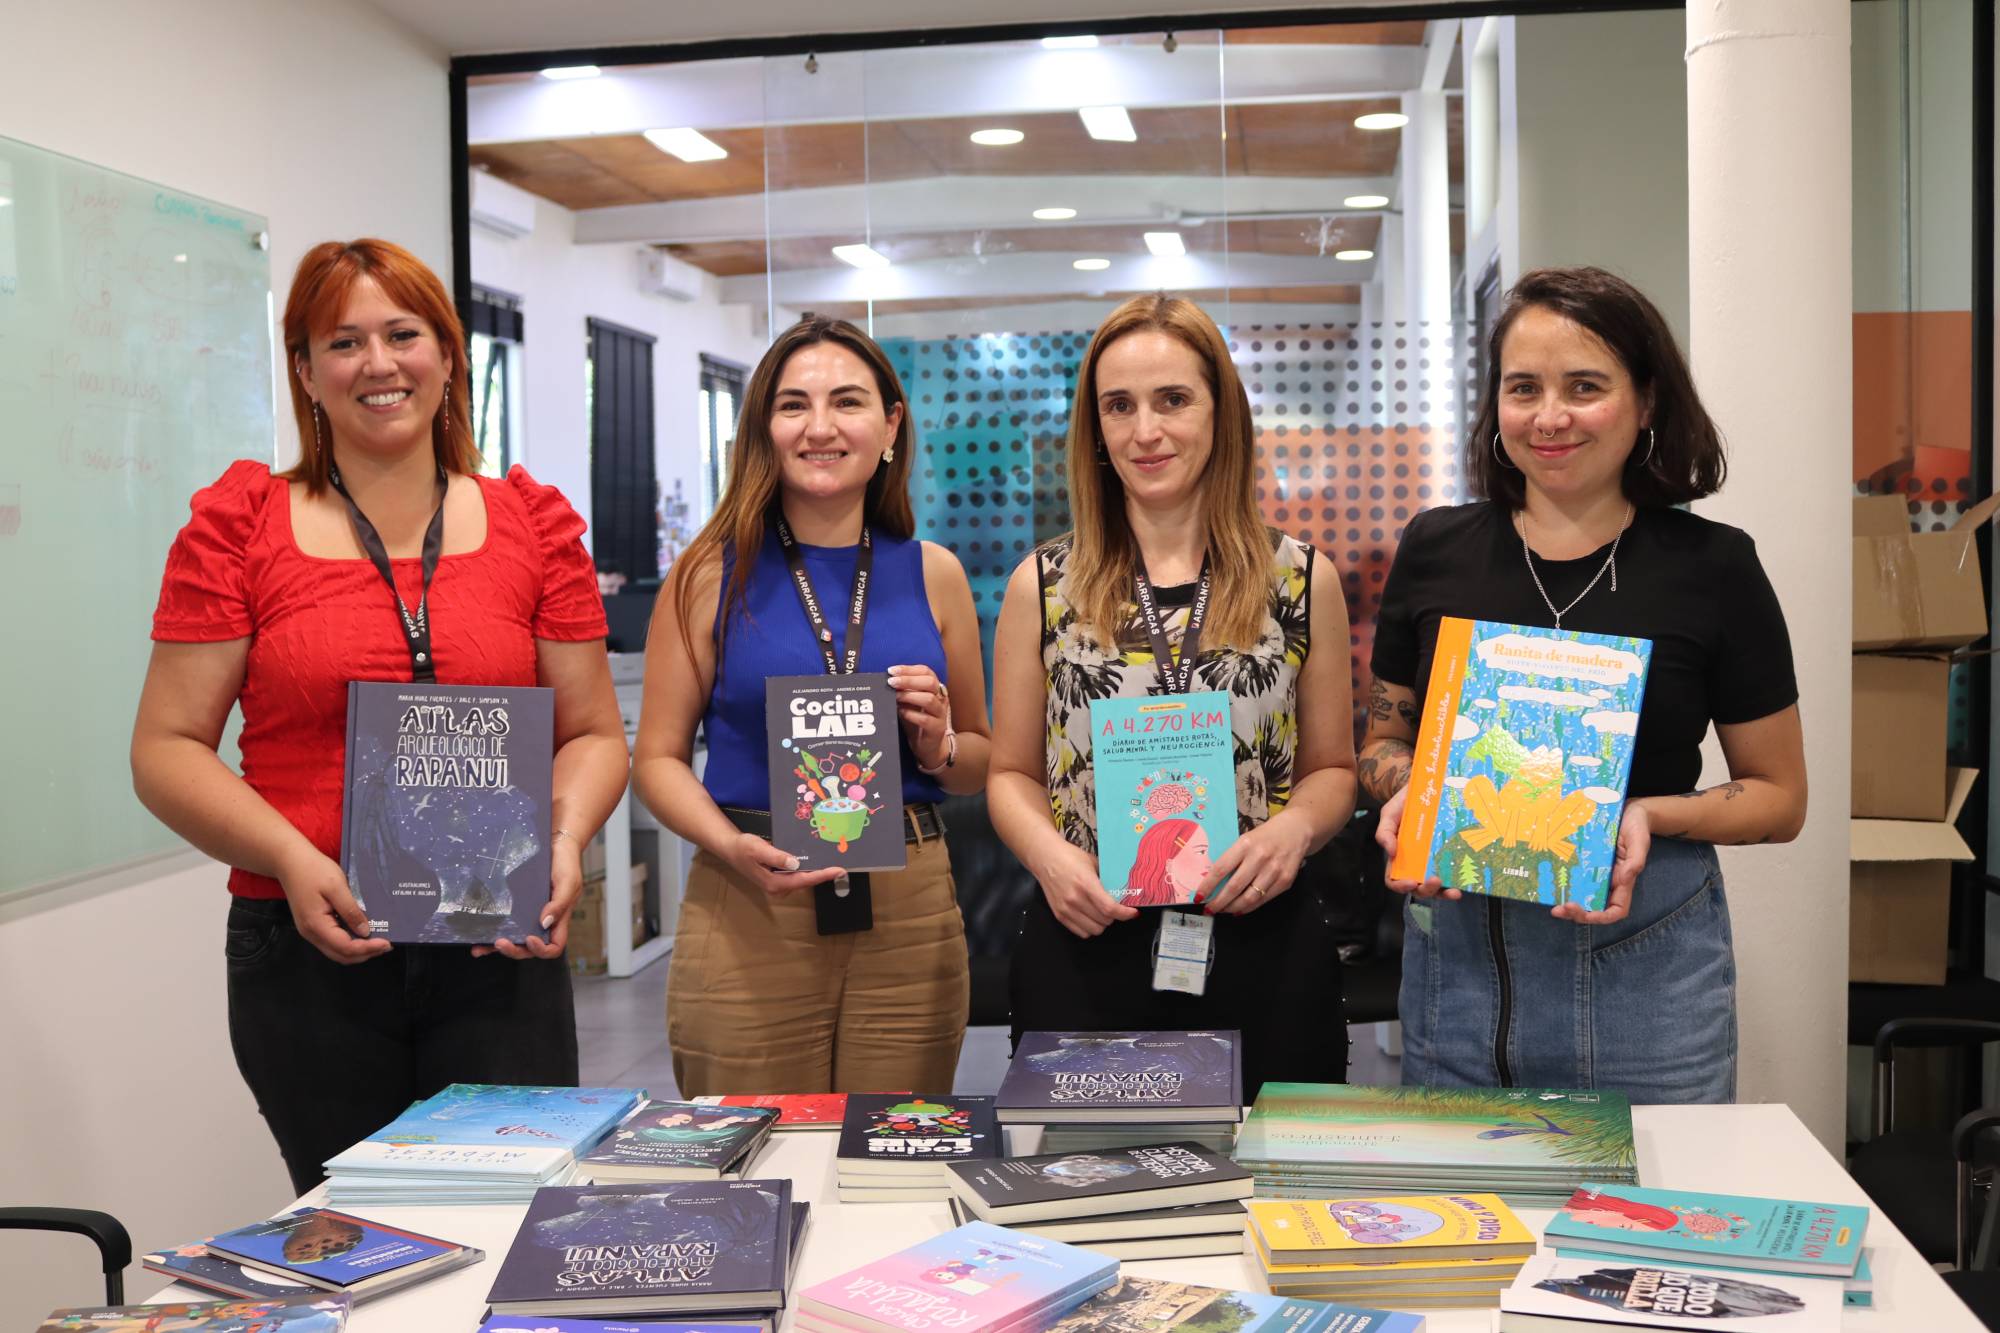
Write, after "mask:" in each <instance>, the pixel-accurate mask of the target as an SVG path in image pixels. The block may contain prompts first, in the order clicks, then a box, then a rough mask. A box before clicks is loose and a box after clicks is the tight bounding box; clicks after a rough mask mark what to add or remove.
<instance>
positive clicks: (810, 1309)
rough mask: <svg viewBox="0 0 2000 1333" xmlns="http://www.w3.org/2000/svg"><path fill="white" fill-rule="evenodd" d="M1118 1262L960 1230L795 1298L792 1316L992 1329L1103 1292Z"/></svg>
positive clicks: (911, 1327)
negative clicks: (795, 1309)
mask: <svg viewBox="0 0 2000 1333" xmlns="http://www.w3.org/2000/svg"><path fill="white" fill-rule="evenodd" d="M1117 1274H1118V1261H1117V1260H1115V1259H1110V1258H1107V1257H1106V1256H1104V1255H1101V1254H1095V1253H1093V1252H1091V1251H1089V1250H1082V1249H1077V1248H1076V1247H1074V1246H1070V1245H1064V1244H1063V1243H1062V1242H1060V1241H1053V1240H1043V1239H1041V1238H1040V1237H1036V1236H1023V1235H1020V1234H1019V1233H1017V1232H1012V1231H1008V1230H1007V1229H1006V1228H1004V1227H996V1226H991V1225H989V1224H987V1223H985V1222H969V1223H967V1224H966V1225H964V1226H962V1227H958V1228H956V1229H954V1230H951V1231H947V1232H945V1233H944V1234H942V1235H938V1236H932V1237H931V1238H930V1239H928V1240H925V1241H922V1242H920V1243H918V1244H916V1245H913V1246H911V1247H910V1248H908V1249H906V1250H899V1251H897V1252H896V1253H894V1254H889V1255H885V1256H883V1257H882V1258H880V1259H876V1260H873V1261H871V1262H869V1263H866V1264H863V1265H862V1266H861V1267H859V1268H856V1269H854V1270H853V1271H851V1272H847V1273H842V1274H841V1275H840V1276H839V1277H835V1278H830V1279H828V1280H827V1281H825V1282H821V1283H818V1284H816V1285H814V1286H811V1287H808V1288H806V1289H805V1290H804V1291H803V1292H801V1293H799V1307H800V1312H801V1315H802V1316H805V1315H817V1316H818V1317H819V1318H821V1319H824V1320H828V1321H831V1322H832V1323H834V1324H836V1325H839V1326H845V1327H852V1328H859V1329H870V1330H907V1331H908V1333H930V1331H931V1330H968V1331H969V1330H979V1329H998V1328H1004V1327H1008V1326H1010V1325H1014V1324H1017V1323H1020V1322H1022V1321H1024V1320H1026V1319H1028V1318H1030V1317H1031V1316H1037V1315H1045V1316H1053V1315H1054V1314H1057V1313H1060V1312H1062V1311H1065V1310H1067V1309H1069V1308H1070V1307H1072V1306H1074V1305H1076V1304H1077V1303H1079V1302H1081V1301H1083V1300H1084V1299H1086V1298H1088V1297H1090V1296H1092V1295H1094V1294H1096V1293H1097V1292H1099V1291H1102V1290H1104V1288H1106V1287H1108V1286H1110V1285H1111V1282H1112V1280H1113V1279H1114V1278H1115V1277H1116V1276H1117Z"/></svg>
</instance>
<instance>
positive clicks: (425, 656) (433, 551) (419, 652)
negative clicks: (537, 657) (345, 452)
mask: <svg viewBox="0 0 2000 1333" xmlns="http://www.w3.org/2000/svg"><path fill="white" fill-rule="evenodd" d="M327 480H328V481H330V482H332V483H333V489H335V490H336V491H339V492H340V498H341V499H343V500H345V501H347V512H348V514H349V515H350V516H351V517H352V518H353V519H354V533H355V535H356V536H357V537H359V538H360V539H361V549H362V550H364V551H366V552H368V559H369V560H370V561H372V562H373V563H374V565H375V572H376V573H378V574H380V575H381V576H382V582H384V583H386V584H388V585H389V592H390V595H391V596H393V597H394V598H395V599H396V613H397V614H398V615H399V616H401V617H402V622H403V637H404V638H406V639H408V640H409V643H410V679H411V680H414V681H417V682H419V683H421V684H425V685H434V684H436V683H437V670H436V666H437V664H436V662H434V661H433V660H432V659H431V619H430V604H431V580H432V579H433V578H434V577H436V575H437V567H438V556H439V554H440V553H442V552H443V550H444V496H445V491H446V490H447V488H448V487H449V486H450V482H449V481H448V480H447V479H446V477H445V475H444V469H443V468H439V469H438V507H437V512H436V513H434V514H432V515H431V525H430V527H429V528H427V529H425V530H424V591H423V595H422V596H421V597H419V598H417V610H416V613H415V614H414V615H412V614H411V612H410V608H409V607H408V605H406V604H405V603H404V601H403V594H402V593H401V592H400V591H398V590H397V588H396V574H395V571H394V570H392V569H391V568H390V567H389V552H388V549H387V548H386V547H384V546H383V545H382V535H381V534H380V533H378V532H376V531H375V525H374V524H373V523H370V522H369V521H368V515H366V514H364V513H362V512H361V506H360V505H358V504H356V503H354V497H353V496H351V495H349V494H348V493H347V487H346V486H345V485H344V484H343V483H342V482H341V480H340V469H339V468H332V469H330V470H329V473H328V476H327Z"/></svg>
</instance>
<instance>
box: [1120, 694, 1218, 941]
mask: <svg viewBox="0 0 2000 1333" xmlns="http://www.w3.org/2000/svg"><path fill="white" fill-rule="evenodd" d="M1090 762H1091V767H1092V769H1093V770H1094V772H1095V775H1096V778H1095V780H1096V789H1097V877H1098V880H1099V882H1101V883H1102V884H1103V885H1104V889H1105V892H1107V893H1109V894H1110V895H1111V896H1112V897H1113V898H1115V899H1117V900H1118V901H1119V902H1121V903H1125V904H1127V905H1128V906H1131V907H1167V906H1172V905H1174V904H1187V903H1192V902H1194V901H1196V899H1195V892H1196V890H1197V889H1199V888H1200V887H1201V881H1202V877H1203V876H1205V875H1206V874H1208V868H1209V864H1210V862H1212V861H1214V860H1215V858H1216V857H1218V856H1221V855H1222V854H1223V853H1224V852H1225V851H1227V850H1229V846H1230V844H1231V843H1233V842H1235V841H1236V737H1235V733H1234V732H1232V731H1231V730H1230V727H1229V695H1228V694H1227V693H1225V692H1223V691H1221V690H1204V691H1202V692H1200V693H1198V694H1165V695H1150V696H1147V697H1146V698H1142V699H1094V700H1092V701H1091V704H1090Z"/></svg>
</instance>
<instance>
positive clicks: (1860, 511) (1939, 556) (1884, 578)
mask: <svg viewBox="0 0 2000 1333" xmlns="http://www.w3.org/2000/svg"><path fill="white" fill-rule="evenodd" d="M1996 511H2000V495H1994V496H1988V497H1987V498H1986V499H1984V500H1982V501H1980V502H1979V503H1978V504H1977V505H1975V506H1973V507H1972V508H1971V509H1968V510H1967V511H1966V512H1965V514H1964V515H1963V516H1962V517H1961V518H1960V519H1959V520H1958V521H1957V522H1956V523H1954V524H1953V525H1952V528H1951V531H1949V532H1911V531H1910V523H1909V510H1908V506H1907V504H1906V502H1905V501H1904V500H1903V499H1902V497H1900V496H1894V495H1870V496H1862V497H1859V498H1857V499H1856V500H1855V502H1854V647H1855V649H1856V650H1857V651H1859V650H1866V649H1879V648H1957V647H1962V646H1964V645H1965V644H1968V643H1971V642H1972V641H1973V640H1975V639H1978V638H1981V637H1983V636H1984V635H1985V633H1986V587H1985V584H1984V582H1983V581H1982V580H1981V579H1980V577H1979V556H1978V552H1976V551H1975V550H1974V549H1973V545H1972V541H1973V537H1974V535H1975V534H1976V533H1977V532H1978V530H1979V528H1980V526H1981V525H1982V524H1984V523H1986V522H1987V521H1988V520H1989V519H1991V518H1992V517H1993V515H1994V513H1995V512H1996Z"/></svg>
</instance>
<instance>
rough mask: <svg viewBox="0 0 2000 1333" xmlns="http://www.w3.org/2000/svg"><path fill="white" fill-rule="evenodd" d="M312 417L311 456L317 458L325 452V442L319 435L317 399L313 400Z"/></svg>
mask: <svg viewBox="0 0 2000 1333" xmlns="http://www.w3.org/2000/svg"><path fill="white" fill-rule="evenodd" d="M312 417H313V457H314V458H318V457H320V456H322V455H323V454H325V453H326V443H325V441H323V440H321V439H320V437H319V401H318V400H317V399H315V400H314V401H313V405H312Z"/></svg>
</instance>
